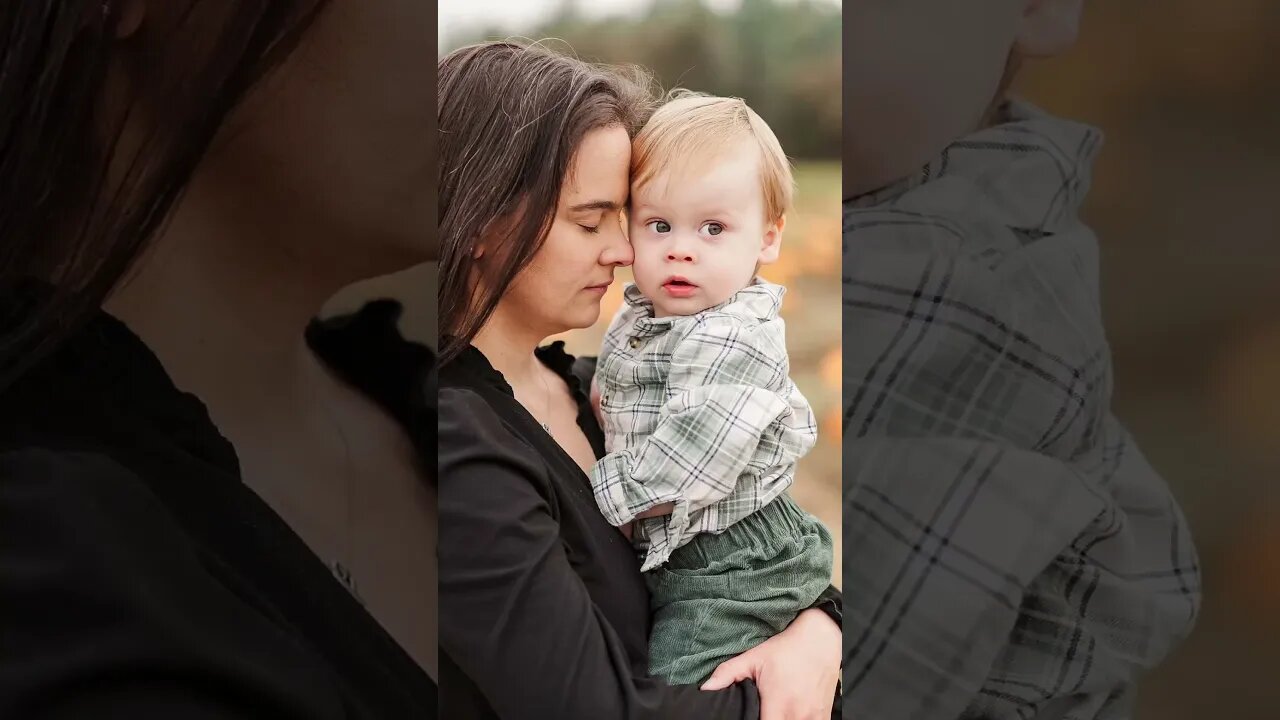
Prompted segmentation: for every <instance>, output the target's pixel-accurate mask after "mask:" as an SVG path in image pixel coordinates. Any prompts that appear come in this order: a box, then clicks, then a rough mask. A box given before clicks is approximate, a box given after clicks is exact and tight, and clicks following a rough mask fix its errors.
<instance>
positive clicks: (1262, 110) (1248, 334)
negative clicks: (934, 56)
mask: <svg viewBox="0 0 1280 720" xmlns="http://www.w3.org/2000/svg"><path fill="white" fill-rule="evenodd" d="M1084 18H1085V22H1084V26H1083V28H1082V36H1081V43H1080V45H1079V46H1078V47H1077V48H1076V49H1075V50H1074V51H1072V53H1071V54H1070V55H1068V56H1065V57H1062V58H1058V59H1055V60H1049V61H1043V62H1040V63H1038V64H1033V65H1031V66H1029V67H1028V68H1027V72H1026V74H1025V75H1024V76H1023V78H1022V80H1021V83H1020V91H1021V94H1023V95H1024V96H1025V97H1028V98H1030V99H1032V100H1033V101H1035V102H1037V103H1038V104H1040V105H1041V106H1043V107H1045V108H1046V109H1048V110H1051V111H1053V112H1055V113H1057V114H1060V115H1064V116H1069V117H1073V118H1075V119H1079V120H1083V121H1085V122H1089V123H1091V124H1094V125H1097V126H1098V127H1100V128H1101V129H1102V130H1103V131H1104V132H1105V134H1106V138H1107V140H1106V143H1105V144H1104V146H1103V148H1102V153H1101V156H1100V159H1099V163H1098V165H1097V166H1096V168H1095V178H1094V189H1093V191H1092V193H1091V194H1090V198H1089V201H1088V203H1087V204H1086V206H1085V210H1086V219H1087V220H1088V221H1089V222H1090V224H1091V225H1093V227H1094V229H1095V230H1096V231H1097V232H1098V236H1099V243H1100V245H1101V251H1102V260H1101V262H1102V278H1103V307H1104V312H1105V315H1106V322H1107V328H1108V336H1109V338H1110V341H1111V344H1112V348H1113V351H1114V357H1115V365H1116V385H1115V407H1116V411H1117V414H1118V415H1119V416H1120V417H1121V419H1122V420H1124V421H1125V424H1126V425H1128V427H1129V428H1130V429H1131V430H1132V432H1133V434H1134V435H1135V436H1136V437H1137V439H1138V442H1139V445H1140V446H1141V447H1142V449H1143V451H1144V452H1145V453H1146V454H1147V456H1148V458H1149V459H1150V460H1151V462H1152V463H1153V464H1154V465H1155V467H1156V468H1157V469H1158V470H1160V471H1161V472H1162V473H1163V474H1164V476H1165V477H1166V478H1167V479H1168V480H1169V482H1170V483H1171V484H1172V485H1173V488H1174V491H1175V493H1176V494H1177V496H1178V498H1179V499H1180V501H1181V503H1182V506H1183V508H1184V509H1185V510H1186V513H1187V515H1188V517H1189V521H1190V523H1191V526H1192V530H1193V532H1194V534H1195V538H1196V542H1197V544H1198V547H1199V550H1200V559H1201V564H1202V566H1203V570H1204V607H1203V611H1202V614H1201V616H1200V618H1199V621H1198V625H1197V627H1196V629H1195V631H1194V633H1193V635H1192V636H1191V637H1190V638H1189V639H1188V640H1187V642H1186V643H1185V644H1184V645H1183V646H1182V647H1180V648H1179V649H1178V650H1177V651H1176V652H1175V653H1174V654H1173V655H1172V656H1170V658H1169V660H1168V661H1167V662H1166V663H1165V664H1164V665H1163V666H1162V667H1160V668H1159V669H1158V670H1157V672H1156V673H1154V674H1153V675H1152V676H1151V677H1150V678H1149V679H1148V680H1147V681H1146V682H1145V683H1144V684H1143V685H1142V686H1141V688H1140V692H1139V709H1138V713H1137V716H1136V717H1137V718H1138V720H1205V719H1207V718H1231V719H1232V720H1272V719H1273V718H1277V717H1280V682H1277V674H1278V671H1280V524H1278V523H1277V522H1276V518H1277V517H1280V514H1278V511H1280V495H1278V494H1277V492H1276V487H1277V484H1276V480H1277V475H1278V474H1280V311H1278V309H1280V199H1278V198H1277V193H1278V192H1280V134H1277V131H1276V128H1278V127H1280V100H1278V99H1280V74H1277V73H1276V71H1275V68H1276V66H1275V48H1276V46H1277V43H1280V3H1278V2H1275V0H1218V1H1217V2H1212V3H1208V2H1204V1H1203V0H1164V1H1163V2H1160V3H1147V2H1136V1H1133V0H1129V1H1120V2H1116V1H1114V0H1113V1H1112V2H1107V3H1087V4H1086V6H1085V15H1084Z"/></svg>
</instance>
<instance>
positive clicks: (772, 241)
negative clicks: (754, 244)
mask: <svg viewBox="0 0 1280 720" xmlns="http://www.w3.org/2000/svg"><path fill="white" fill-rule="evenodd" d="M786 226H787V216H786V215H783V216H782V217H780V218H778V220H777V222H773V223H770V224H769V225H768V226H767V227H765V232H764V244H763V245H762V246H761V247H760V264H761V265H768V264H770V263H774V262H777V261H778V253H779V252H781V250H782V230H783V228H785V227H786Z"/></svg>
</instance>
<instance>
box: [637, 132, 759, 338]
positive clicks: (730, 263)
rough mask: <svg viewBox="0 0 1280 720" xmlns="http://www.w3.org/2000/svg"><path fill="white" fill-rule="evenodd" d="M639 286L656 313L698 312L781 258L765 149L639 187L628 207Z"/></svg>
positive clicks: (695, 166)
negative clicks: (762, 157) (768, 200)
mask: <svg viewBox="0 0 1280 720" xmlns="http://www.w3.org/2000/svg"><path fill="white" fill-rule="evenodd" d="M628 224H629V226H630V232H629V235H630V238H631V246H632V248H633V249H634V251H635V262H634V265H633V266H632V270H633V272H634V274H635V279H636V286H637V287H639V288H640V291H641V292H642V293H644V295H645V297H647V298H649V299H650V300H652V301H653V307H654V314H655V315H656V316H658V317H666V316H669V315H692V314H694V313H697V312H701V311H703V310H706V309H707V308H709V307H712V306H714V305H719V304H720V303H722V302H724V301H726V300H728V299H729V298H730V297H732V296H733V294H734V293H736V292H738V291H739V290H741V289H743V288H744V287H746V286H747V285H749V284H750V283H751V280H752V278H754V277H755V271H756V265H757V264H758V263H768V262H772V261H773V260H774V259H776V258H777V249H778V243H779V242H780V240H781V233H782V223H781V221H779V222H777V223H769V222H767V221H766V220H765V210H764V195H763V192H762V190H761V183H760V168H759V154H758V152H756V151H755V150H754V149H743V150H742V151H738V152H731V153H728V154H727V155H726V156H725V157H724V158H723V159H717V160H712V161H702V162H697V161H691V162H689V163H687V164H685V165H684V167H683V168H681V170H680V172H674V173H673V172H662V173H659V174H657V175H655V176H654V177H653V178H652V179H651V180H650V181H649V182H648V183H646V184H645V185H643V186H641V187H633V188H632V191H631V206H630V209H629V211H628Z"/></svg>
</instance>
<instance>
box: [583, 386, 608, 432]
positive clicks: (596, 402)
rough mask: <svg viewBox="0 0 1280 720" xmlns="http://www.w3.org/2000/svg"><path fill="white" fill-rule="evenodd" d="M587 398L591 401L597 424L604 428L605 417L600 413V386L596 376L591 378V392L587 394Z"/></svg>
mask: <svg viewBox="0 0 1280 720" xmlns="http://www.w3.org/2000/svg"><path fill="white" fill-rule="evenodd" d="M587 397H588V398H590V400H591V409H592V410H594V411H595V413H596V422H598V423H600V427H604V415H603V414H601V412H600V384H599V383H597V382H596V378H595V376H594V375H592V376H591V391H590V392H588V393H587Z"/></svg>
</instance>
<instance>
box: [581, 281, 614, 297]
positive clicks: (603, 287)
mask: <svg viewBox="0 0 1280 720" xmlns="http://www.w3.org/2000/svg"><path fill="white" fill-rule="evenodd" d="M612 284H613V281H612V280H610V281H609V282H607V283H599V284H597V285H588V286H587V287H586V288H584V289H585V290H586V291H587V292H591V293H600V294H601V295H603V294H605V293H606V292H608V291H609V286H610V285H612Z"/></svg>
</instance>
